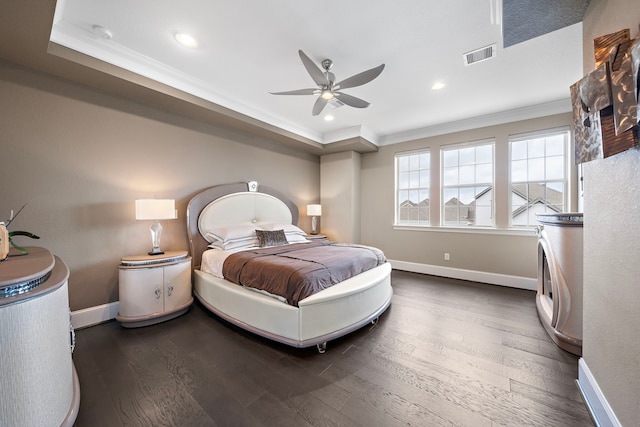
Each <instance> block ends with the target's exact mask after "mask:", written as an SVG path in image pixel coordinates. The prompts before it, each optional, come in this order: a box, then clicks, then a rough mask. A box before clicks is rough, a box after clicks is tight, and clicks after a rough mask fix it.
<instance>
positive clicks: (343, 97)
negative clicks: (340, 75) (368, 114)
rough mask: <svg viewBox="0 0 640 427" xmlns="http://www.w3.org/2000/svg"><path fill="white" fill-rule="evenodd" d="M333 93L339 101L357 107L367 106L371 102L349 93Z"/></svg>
mask: <svg viewBox="0 0 640 427" xmlns="http://www.w3.org/2000/svg"><path fill="white" fill-rule="evenodd" d="M333 95H334V96H335V97H336V98H338V101H342V102H343V103H345V104H347V105H348V106H349V107H355V108H367V107H368V106H369V105H370V104H369V103H368V102H367V101H365V100H363V99H360V98H356V97H355V96H351V95H347V94H346V93H342V92H333Z"/></svg>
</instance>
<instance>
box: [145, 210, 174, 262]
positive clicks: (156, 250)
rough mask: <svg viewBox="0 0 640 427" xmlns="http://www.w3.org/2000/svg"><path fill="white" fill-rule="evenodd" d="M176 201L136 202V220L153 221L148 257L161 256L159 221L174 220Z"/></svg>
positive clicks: (160, 227)
mask: <svg viewBox="0 0 640 427" xmlns="http://www.w3.org/2000/svg"><path fill="white" fill-rule="evenodd" d="M176 218H177V215H176V201H175V200H173V199H138V200H136V219H137V220H152V221H155V222H154V223H153V224H152V225H151V228H150V230H151V243H152V244H153V249H152V250H151V252H149V255H162V254H163V253H164V251H162V250H161V249H160V237H161V236H162V225H160V220H161V219H176Z"/></svg>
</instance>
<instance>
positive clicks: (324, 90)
mask: <svg viewBox="0 0 640 427" xmlns="http://www.w3.org/2000/svg"><path fill="white" fill-rule="evenodd" d="M298 54H299V55H300V59H301V60H302V64H303V65H304V67H305V68H306V69H307V71H308V72H309V75H310V76H311V78H312V79H313V81H314V82H315V83H316V84H317V85H318V87H317V88H313V89H298V90H290V91H286V92H271V94H272V95H320V96H318V99H317V100H316V102H315V104H313V110H312V112H311V113H312V114H313V115H314V116H317V115H318V114H320V113H321V112H322V110H323V109H324V107H325V106H326V105H327V103H328V102H329V101H331V100H332V99H334V98H335V99H337V100H339V101H341V102H342V103H343V104H346V105H348V106H350V107H355V108H367V107H368V106H369V103H368V102H367V101H364V100H362V99H360V98H356V97H355V96H352V95H348V94H346V93H343V92H340V90H342V89H348V88H352V87H356V86H362V85H363V84H365V83H369V82H370V81H371V80H373V79H375V78H376V77H378V76H379V75H380V73H382V70H383V69H384V64H382V65H378V66H377V67H375V68H372V69H370V70H367V71H363V72H361V73H358V74H356V75H354V76H351V77H349V78H348V79H344V80H342V81H340V82H338V83H336V76H335V75H334V74H333V73H332V72H331V71H329V70H330V69H331V67H332V66H333V61H331V60H330V59H325V60H323V61H322V68H323V69H324V71H322V70H321V69H320V68H319V67H318V66H317V65H316V64H314V62H313V61H312V60H311V59H310V58H309V57H308V56H307V55H306V54H305V53H304V52H303V51H302V50H299V51H298Z"/></svg>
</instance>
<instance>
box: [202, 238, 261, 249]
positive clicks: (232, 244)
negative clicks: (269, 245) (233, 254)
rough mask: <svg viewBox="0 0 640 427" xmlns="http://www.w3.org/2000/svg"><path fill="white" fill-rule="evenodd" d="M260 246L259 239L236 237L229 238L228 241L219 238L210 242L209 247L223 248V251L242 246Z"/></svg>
mask: <svg viewBox="0 0 640 427" xmlns="http://www.w3.org/2000/svg"><path fill="white" fill-rule="evenodd" d="M257 246H258V239H257V238H255V239H236V240H227V241H226V242H221V241H219V240H216V241H213V242H211V243H210V244H209V247H210V248H212V249H222V250H223V251H226V250H229V249H241V248H254V247H257Z"/></svg>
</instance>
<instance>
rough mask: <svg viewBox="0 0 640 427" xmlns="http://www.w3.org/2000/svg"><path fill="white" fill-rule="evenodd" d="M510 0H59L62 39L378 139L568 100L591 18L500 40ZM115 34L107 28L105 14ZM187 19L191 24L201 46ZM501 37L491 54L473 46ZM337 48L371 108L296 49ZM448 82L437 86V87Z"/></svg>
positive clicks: (277, 113)
mask: <svg viewBox="0 0 640 427" xmlns="http://www.w3.org/2000/svg"><path fill="white" fill-rule="evenodd" d="M500 14H501V6H500V0H457V1H455V2H453V1H440V2H435V1H425V0H403V1H400V2H399V1H390V0H389V1H387V0H384V1H381V0H376V1H373V0H349V1H345V0H325V1H323V2H311V1H300V0H269V1H268V2H267V1H264V0H242V1H233V2H232V1H228V0H227V1H225V0H181V1H179V2H178V1H175V0H137V1H131V0H59V1H58V2H57V5H56V12H55V18H54V25H53V28H52V32H51V41H52V42H54V43H56V44H59V45H62V46H65V47H67V48H70V49H72V50H74V51H78V52H81V53H82V54H85V55H89V56H92V57H95V58H98V59H100V60H102V61H105V62H108V63H111V64H114V65H117V66H119V67H121V68H124V69H126V70H129V71H132V72H135V73H137V74H140V75H142V76H144V77H147V78H151V79H153V80H156V81H159V82H161V83H164V84H167V85H169V86H172V87H175V88H177V89H180V90H182V91H184V92H187V93H189V94H192V95H196V96H198V97H200V98H203V99H205V100H207V101H211V102H213V103H215V104H218V105H221V106H223V107H226V108H229V109H232V110H234V111H237V112H239V113H242V114H244V115H247V116H250V117H253V118H255V119H258V120H260V121H263V122H265V123H268V124H271V125H275V126H277V127H279V128H281V129H285V130H287V131H290V132H293V133H295V134H298V135H300V136H302V137H305V138H309V139H311V140H314V141H316V142H320V143H329V142H335V141H340V140H345V139H347V138H351V137H354V136H360V137H363V138H365V139H367V140H368V141H371V142H373V143H375V144H377V145H384V144H389V143H394V142H400V141H403V140H408V139H415V138H418V137H421V136H429V135H434V134H438V133H444V132H448V131H454V130H460V129H468V128H474V127H479V126H483V125H491V124H496V123H501V122H507V121H512V120H517V119H526V118H532V117H540V116H544V115H549V114H555V113H559V112H565V111H570V108H571V104H570V100H569V86H570V85H571V84H573V83H574V82H576V81H577V80H579V79H580V77H581V75H582V24H580V23H578V24H574V25H571V26H568V27H565V28H562V29H560V30H557V31H553V32H551V33H548V34H545V35H542V36H540V37H536V38H533V39H530V40H527V41H525V42H522V43H518V44H516V45H513V46H511V47H508V48H506V49H503V47H502V24H501V22H502V21H501V18H500ZM96 25H98V26H101V27H103V28H105V29H106V30H108V31H109V32H110V33H111V35H112V38H111V39H110V40H109V39H104V38H100V37H98V36H97V35H96V33H95V31H94V30H93V28H94V26H96ZM176 32H186V33H189V34H191V35H193V36H194V37H195V38H196V39H197V40H198V43H199V46H198V47H197V48H195V49H189V48H185V47H183V46H181V45H179V44H178V43H177V42H176V41H175V40H174V38H173V35H174V34H175V33H176ZM492 43H497V45H498V49H497V56H496V57H495V58H493V59H490V60H487V61H483V62H480V63H476V64H474V65H471V66H465V65H464V61H463V54H464V53H467V52H469V51H472V50H475V49H478V48H482V47H485V46H487V45H490V44H492ZM299 49H302V50H303V51H304V52H305V53H306V54H307V55H308V56H309V57H310V58H311V59H312V60H314V61H315V62H316V63H317V64H318V65H319V63H320V62H321V61H322V60H323V59H325V58H330V59H332V60H333V62H334V66H333V68H332V72H333V73H334V74H335V75H336V79H337V80H338V81H339V80H343V79H345V78H347V77H349V76H351V75H353V74H356V73H359V72H361V71H364V70H367V69H369V68H373V67H375V66H377V65H380V64H381V63H384V64H386V66H385V69H384V71H383V72H382V74H381V75H380V76H379V77H378V78H377V79H375V80H373V81H372V82H370V83H368V84H366V85H364V86H360V87H356V88H352V89H347V90H345V93H348V94H350V95H354V96H357V97H359V98H362V99H365V100H367V101H368V102H370V103H371V105H370V106H369V107H368V108H366V109H356V108H351V107H348V106H343V107H340V108H337V109H331V108H325V111H324V112H323V113H327V112H331V113H332V114H333V116H334V117H335V118H334V120H333V121H331V122H327V121H325V120H324V119H323V116H324V114H323V115H321V116H316V117H314V116H312V115H311V108H312V106H313V103H314V102H315V96H275V95H271V94H270V93H269V92H278V91H286V90H293V89H301V88H311V87H315V85H314V83H313V81H312V79H311V77H310V76H309V75H308V73H307V71H306V70H305V68H304V67H303V65H302V63H301V61H300V58H299V56H298V50H299ZM437 81H442V82H444V83H445V84H446V87H445V88H444V89H443V90H440V91H433V90H431V86H432V85H433V84H434V83H435V82H437Z"/></svg>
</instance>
